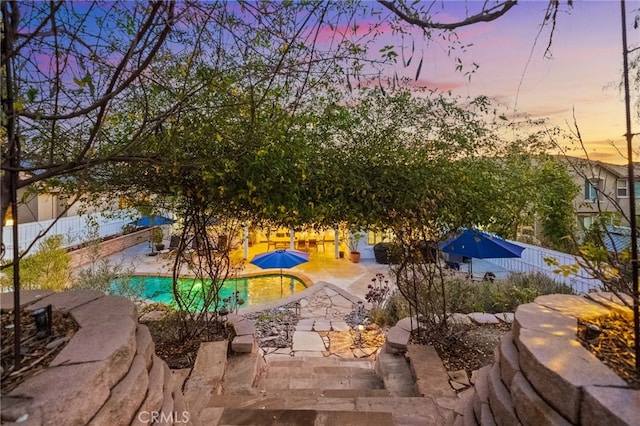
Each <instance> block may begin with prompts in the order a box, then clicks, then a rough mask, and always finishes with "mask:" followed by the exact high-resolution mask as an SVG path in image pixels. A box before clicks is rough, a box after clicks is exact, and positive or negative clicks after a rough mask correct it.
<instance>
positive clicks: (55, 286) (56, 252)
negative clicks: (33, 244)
mask: <svg viewBox="0 0 640 426" xmlns="http://www.w3.org/2000/svg"><path fill="white" fill-rule="evenodd" d="M3 273H4V274H5V275H3V276H2V277H1V278H0V286H1V287H2V288H11V287H13V267H8V268H6V269H4V270H3ZM70 283H71V256H69V254H68V253H67V250H66V249H64V248H63V247H62V236H60V235H56V236H53V237H47V238H45V239H44V240H43V241H42V243H41V244H40V246H39V248H38V250H37V251H36V252H35V253H33V254H32V255H29V256H26V257H24V258H23V259H21V260H20V288H22V289H46V290H55V291H61V290H64V289H66V288H68V287H69V285H70Z"/></svg>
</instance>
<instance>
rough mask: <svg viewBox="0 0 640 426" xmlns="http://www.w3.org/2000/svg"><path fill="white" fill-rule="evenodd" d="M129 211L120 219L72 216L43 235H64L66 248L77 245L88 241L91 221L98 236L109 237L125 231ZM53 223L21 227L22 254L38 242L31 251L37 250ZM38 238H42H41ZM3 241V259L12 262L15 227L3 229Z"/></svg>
mask: <svg viewBox="0 0 640 426" xmlns="http://www.w3.org/2000/svg"><path fill="white" fill-rule="evenodd" d="M127 213H128V214H129V215H130V214H131V213H130V212H124V211H123V212H122V213H121V215H120V216H119V217H109V218H107V217H104V216H103V214H102V213H93V214H87V215H85V216H71V217H63V218H60V219H58V221H57V222H56V223H54V225H53V227H52V228H51V229H50V230H49V231H48V232H47V233H46V234H44V236H53V235H62V236H63V240H62V245H63V247H68V246H72V245H76V244H79V243H82V242H85V241H87V240H88V239H89V238H90V236H89V234H90V230H91V227H90V226H89V223H90V222H95V223H96V224H97V225H98V233H99V236H100V237H106V236H109V235H114V234H117V233H119V232H122V227H123V226H125V225H126V224H127V223H129V222H131V221H132V219H131V216H127ZM53 222H54V221H53V220H44V221H41V222H32V223H24V224H20V225H18V240H19V241H18V248H19V250H20V251H21V252H22V251H23V250H26V248H27V247H29V245H30V244H31V243H32V242H33V241H35V240H38V241H36V243H35V245H34V246H33V248H32V249H31V250H30V252H32V251H35V250H37V249H38V245H39V244H40V243H41V242H42V240H43V238H39V237H41V236H43V234H42V233H44V231H45V230H46V229H47V228H48V227H49V226H51V224H52V223H53ZM38 238H39V239H38ZM2 241H3V243H4V247H5V254H4V258H3V260H12V259H13V226H5V227H4V229H3V230H2Z"/></svg>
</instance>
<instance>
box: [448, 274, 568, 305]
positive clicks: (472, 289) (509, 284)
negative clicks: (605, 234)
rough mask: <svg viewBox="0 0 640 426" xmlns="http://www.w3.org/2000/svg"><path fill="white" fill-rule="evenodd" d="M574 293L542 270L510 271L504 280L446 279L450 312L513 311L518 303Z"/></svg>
mask: <svg viewBox="0 0 640 426" xmlns="http://www.w3.org/2000/svg"><path fill="white" fill-rule="evenodd" d="M558 293H560V294H573V293H574V292H573V289H572V288H571V287H569V286H567V285H565V284H561V283H558V282H556V281H555V280H553V279H552V278H550V277H547V276H546V275H544V274H541V273H535V274H524V273H512V274H510V275H509V277H508V278H507V279H505V280H497V281H495V282H488V281H482V282H473V281H468V280H461V279H452V280H446V281H445V294H446V297H447V303H448V307H449V309H448V310H449V312H461V313H469V312H487V313H498V312H514V311H515V309H516V308H517V307H518V305H522V304H525V303H530V302H532V301H533V300H534V299H535V298H536V297H538V296H542V295H545V294H558Z"/></svg>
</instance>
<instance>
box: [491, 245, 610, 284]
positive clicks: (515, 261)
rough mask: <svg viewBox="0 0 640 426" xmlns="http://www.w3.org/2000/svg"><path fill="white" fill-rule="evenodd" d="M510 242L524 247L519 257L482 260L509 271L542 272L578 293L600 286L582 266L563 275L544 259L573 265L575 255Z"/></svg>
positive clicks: (575, 261) (599, 282)
mask: <svg viewBox="0 0 640 426" xmlns="http://www.w3.org/2000/svg"><path fill="white" fill-rule="evenodd" d="M510 242H512V243H514V244H518V245H519V246H522V247H525V249H524V251H523V252H522V256H521V257H520V258H510V259H483V260H485V261H488V262H489V263H493V264H495V265H497V266H499V267H500V268H504V269H506V270H508V271H510V272H525V273H535V272H540V273H543V274H545V275H547V276H549V277H551V278H553V279H554V280H556V281H558V282H561V283H563V284H566V285H569V286H571V287H572V288H573V289H574V291H575V292H576V293H578V294H584V293H588V292H589V290H592V289H594V290H595V289H600V288H601V285H602V283H601V281H600V280H597V279H595V278H593V277H591V275H589V273H588V272H587V271H585V270H584V269H582V268H580V269H579V271H578V273H577V274H576V275H573V274H572V275H569V276H568V277H565V276H563V275H562V274H557V273H555V272H553V270H554V269H556V268H555V267H553V266H548V265H547V264H546V263H545V261H544V259H545V258H546V257H551V258H554V259H556V260H557V261H558V263H560V264H561V265H575V264H577V260H576V258H575V256H572V255H570V254H567V253H562V252H560V251H554V250H549V249H545V248H542V247H538V246H532V245H530V244H524V243H521V242H519V241H510Z"/></svg>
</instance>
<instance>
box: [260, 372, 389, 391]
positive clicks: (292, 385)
mask: <svg viewBox="0 0 640 426" xmlns="http://www.w3.org/2000/svg"><path fill="white" fill-rule="evenodd" d="M257 387H258V388H259V389H266V390H272V389H383V388H384V383H383V382H382V380H380V379H379V378H378V377H377V376H375V375H367V376H362V377H359V376H354V377H348V376H334V375H325V376H318V377H308V378H302V377H280V378H273V379H272V378H266V379H262V380H260V381H259V382H258V385H257Z"/></svg>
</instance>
